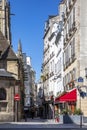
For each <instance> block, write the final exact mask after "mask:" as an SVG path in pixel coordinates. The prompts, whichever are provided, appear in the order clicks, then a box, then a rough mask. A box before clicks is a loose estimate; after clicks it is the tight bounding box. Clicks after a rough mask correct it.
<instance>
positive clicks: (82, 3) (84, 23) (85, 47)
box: [62, 0, 87, 116]
mask: <svg viewBox="0 0 87 130" xmlns="http://www.w3.org/2000/svg"><path fill="white" fill-rule="evenodd" d="M62 3H63V4H64V15H63V16H64V17H63V20H64V89H65V91H68V92H71V94H72V95H73V92H74V91H75V93H74V95H76V96H74V95H73V96H72V98H71V99H70V100H69V101H67V104H68V108H69V109H70V110H71V111H72V112H74V111H75V109H78V108H80V109H81V111H82V112H83V115H85V116H87V96H86V94H87V81H86V80H87V79H86V73H85V70H86V68H87V36H86V35H87V17H86V16H87V7H86V5H87V1H86V0H63V1H62ZM75 89H76V90H75Z"/></svg>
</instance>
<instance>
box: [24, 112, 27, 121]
mask: <svg viewBox="0 0 87 130" xmlns="http://www.w3.org/2000/svg"><path fill="white" fill-rule="evenodd" d="M24 118H25V122H27V111H26V110H24Z"/></svg>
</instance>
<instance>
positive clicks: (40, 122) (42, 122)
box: [19, 118, 87, 128]
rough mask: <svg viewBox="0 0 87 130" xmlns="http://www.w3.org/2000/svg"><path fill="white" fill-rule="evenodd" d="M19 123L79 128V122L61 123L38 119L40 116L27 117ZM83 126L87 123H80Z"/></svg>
mask: <svg viewBox="0 0 87 130" xmlns="http://www.w3.org/2000/svg"><path fill="white" fill-rule="evenodd" d="M19 123H25V124H32V125H34V124H36V125H37V124H38V125H50V127H55V128H80V127H81V126H80V124H74V123H73V124H62V123H61V122H57V121H55V120H54V119H40V118H34V119H31V118H27V121H26V122H25V120H24V119H23V120H21V122H19ZM82 127H83V128H87V123H85V124H82Z"/></svg>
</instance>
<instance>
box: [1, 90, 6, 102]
mask: <svg viewBox="0 0 87 130" xmlns="http://www.w3.org/2000/svg"><path fill="white" fill-rule="evenodd" d="M0 100H6V90H5V89H4V88H0Z"/></svg>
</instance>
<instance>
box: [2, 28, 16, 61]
mask: <svg viewBox="0 0 87 130" xmlns="http://www.w3.org/2000/svg"><path fill="white" fill-rule="evenodd" d="M0 59H3V60H4V59H7V60H18V58H17V56H16V54H15V53H14V51H13V49H12V47H11V45H10V44H9V43H8V41H7V39H6V38H5V37H4V36H3V34H2V32H1V31H0Z"/></svg>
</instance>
